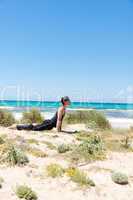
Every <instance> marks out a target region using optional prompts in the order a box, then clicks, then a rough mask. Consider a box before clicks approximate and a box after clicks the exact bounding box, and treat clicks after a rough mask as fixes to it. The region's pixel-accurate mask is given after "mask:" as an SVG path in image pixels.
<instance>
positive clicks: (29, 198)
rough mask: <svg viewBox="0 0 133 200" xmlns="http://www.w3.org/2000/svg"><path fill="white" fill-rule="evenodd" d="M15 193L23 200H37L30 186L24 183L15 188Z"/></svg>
mask: <svg viewBox="0 0 133 200" xmlns="http://www.w3.org/2000/svg"><path fill="white" fill-rule="evenodd" d="M16 195H17V197H18V198H20V199H25V200H37V195H36V193H35V192H34V191H32V189H31V188H30V187H27V186H25V185H21V186H18V187H17V189H16Z"/></svg>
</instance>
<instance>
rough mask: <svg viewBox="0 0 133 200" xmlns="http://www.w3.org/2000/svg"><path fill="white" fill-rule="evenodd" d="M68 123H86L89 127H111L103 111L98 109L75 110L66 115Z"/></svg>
mask: <svg viewBox="0 0 133 200" xmlns="http://www.w3.org/2000/svg"><path fill="white" fill-rule="evenodd" d="M65 122H66V123H67V124H78V123H84V124H86V125H87V126H88V127H89V128H94V129H95V128H96V129H110V128H111V126H110V124H109V121H108V120H107V119H106V117H105V116H104V114H103V113H101V112H98V111H96V110H89V111H73V112H69V113H68V114H67V115H66V117H65Z"/></svg>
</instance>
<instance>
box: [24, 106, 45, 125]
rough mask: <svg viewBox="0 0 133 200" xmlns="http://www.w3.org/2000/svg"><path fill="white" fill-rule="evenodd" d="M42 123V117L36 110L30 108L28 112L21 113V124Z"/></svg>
mask: <svg viewBox="0 0 133 200" xmlns="http://www.w3.org/2000/svg"><path fill="white" fill-rule="evenodd" d="M43 121H44V118H43V116H42V115H41V113H40V111H39V110H38V109H36V108H32V109H31V110H30V111H28V112H23V116H22V119H21V122H22V123H26V124H27V123H29V124H32V123H42V122H43Z"/></svg>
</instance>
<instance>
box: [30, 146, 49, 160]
mask: <svg viewBox="0 0 133 200" xmlns="http://www.w3.org/2000/svg"><path fill="white" fill-rule="evenodd" d="M26 152H27V153H29V154H31V155H32V156H34V157H37V158H45V157H47V154H46V153H45V152H44V151H42V150H41V149H38V148H35V147H28V148H27V150H26Z"/></svg>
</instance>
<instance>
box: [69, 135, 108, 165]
mask: <svg viewBox="0 0 133 200" xmlns="http://www.w3.org/2000/svg"><path fill="white" fill-rule="evenodd" d="M70 158H71V160H72V161H76V162H79V161H93V160H103V159H105V158H106V149H105V145H104V142H103V140H102V138H101V137H100V136H99V135H90V137H88V139H87V140H83V141H81V143H80V144H79V145H75V147H74V148H73V150H72V151H71V152H70Z"/></svg>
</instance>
